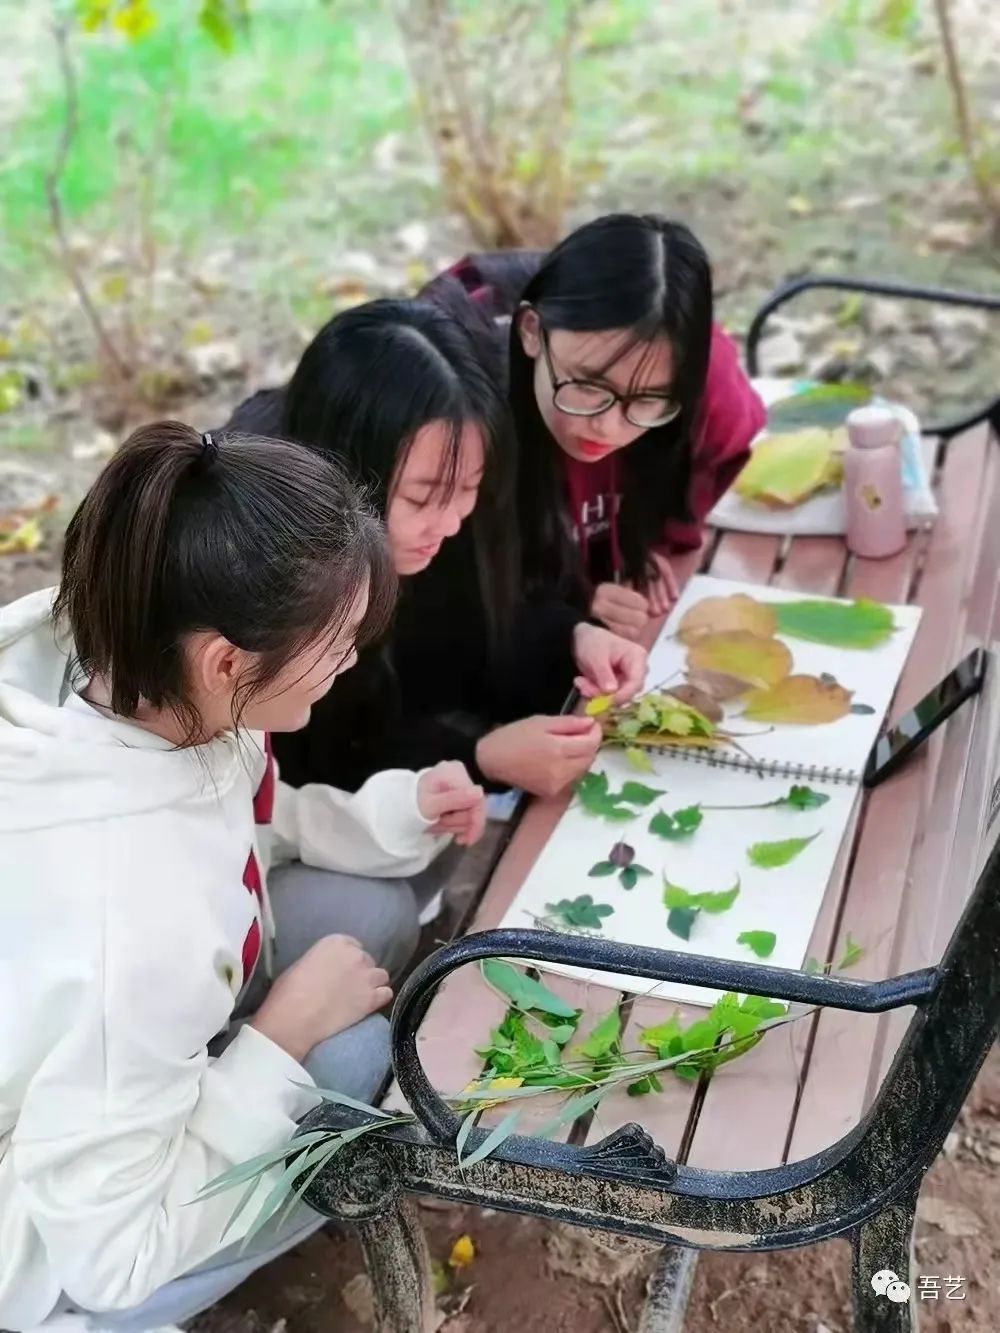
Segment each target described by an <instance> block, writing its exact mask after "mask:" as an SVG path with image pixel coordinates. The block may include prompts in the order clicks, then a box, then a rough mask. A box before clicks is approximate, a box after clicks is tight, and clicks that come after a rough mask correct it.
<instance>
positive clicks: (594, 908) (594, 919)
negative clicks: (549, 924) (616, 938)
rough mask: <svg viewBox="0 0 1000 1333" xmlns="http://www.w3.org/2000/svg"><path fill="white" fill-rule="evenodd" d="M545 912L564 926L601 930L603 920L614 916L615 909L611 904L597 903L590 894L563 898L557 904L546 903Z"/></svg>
mask: <svg viewBox="0 0 1000 1333" xmlns="http://www.w3.org/2000/svg"><path fill="white" fill-rule="evenodd" d="M545 910H546V911H547V912H548V913H549V915H550V916H552V917H555V918H557V919H558V920H560V921H562V923H563V924H564V925H567V926H581V927H583V928H585V929H587V930H601V929H602V928H603V918H604V917H606V916H612V915H613V913H614V910H615V909H614V908H613V907H612V906H611V905H610V904H609V903H595V902H594V900H593V898H591V896H590V894H589V893H582V894H581V895H580V896H579V898H572V899H570V898H562V899H560V901H559V902H557V903H546V904H545Z"/></svg>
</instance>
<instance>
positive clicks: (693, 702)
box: [671, 684, 746, 722]
mask: <svg viewBox="0 0 1000 1333" xmlns="http://www.w3.org/2000/svg"><path fill="white" fill-rule="evenodd" d="M743 688H744V690H745V689H746V686H745V685H744V687H743ZM671 693H672V694H673V696H674V698H675V699H680V701H681V703H682V704H687V705H688V706H689V707H691V708H695V709H697V710H698V712H699V713H701V715H702V716H703V717H707V718H708V720H709V722H721V721H722V719H723V717H724V716H725V714H724V713H723V711H722V705H721V704H720V703H719V702H718V701H717V700H715V699H713V698H712V696H711V695H710V694H706V693H705V691H704V690H700V689H699V688H698V687H697V685H690V684H688V685H674V686H673V688H672V690H671Z"/></svg>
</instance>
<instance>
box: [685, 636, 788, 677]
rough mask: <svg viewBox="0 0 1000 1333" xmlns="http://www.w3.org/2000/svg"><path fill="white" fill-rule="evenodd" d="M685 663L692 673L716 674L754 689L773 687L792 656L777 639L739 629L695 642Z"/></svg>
mask: <svg viewBox="0 0 1000 1333" xmlns="http://www.w3.org/2000/svg"><path fill="white" fill-rule="evenodd" d="M687 660H688V666H689V667H690V669H691V670H692V671H719V672H722V673H723V675H726V676H736V677H737V678H738V679H740V680H745V681H747V682H748V684H750V685H752V686H753V687H754V688H755V689H758V690H763V689H767V688H768V687H769V686H771V685H777V684H778V682H779V681H781V680H784V679H785V677H786V676H787V675H788V674H789V673H790V672H791V669H792V654H791V652H790V651H789V650H788V648H787V647H786V646H785V644H783V643H782V642H781V640H780V639H765V638H762V637H761V636H760V635H759V634H750V633H749V632H748V631H747V630H742V629H737V630H728V631H727V632H726V633H724V634H709V635H706V637H705V638H703V639H698V641H697V642H696V643H694V644H692V646H691V647H690V648H689V649H688V657H687Z"/></svg>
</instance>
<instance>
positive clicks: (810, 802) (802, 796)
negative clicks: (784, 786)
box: [775, 786, 830, 810]
mask: <svg viewBox="0 0 1000 1333" xmlns="http://www.w3.org/2000/svg"><path fill="white" fill-rule="evenodd" d="M829 799H830V798H829V796H828V795H827V794H826V792H822V791H813V789H812V787H804V786H796V787H791V788H789V791H788V794H787V795H786V796H782V797H781V798H780V800H778V801H775V805H790V806H791V807H792V809H793V810H818V809H819V807H820V806H821V805H826V803H827V801H828V800H829Z"/></svg>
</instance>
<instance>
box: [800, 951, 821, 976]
mask: <svg viewBox="0 0 1000 1333" xmlns="http://www.w3.org/2000/svg"><path fill="white" fill-rule="evenodd" d="M802 971H803V972H805V974H806V976H808V977H814V976H816V974H817V973H818V972H822V971H823V968H822V966H821V965H820V961H819V959H818V958H813V957H812V956H811V955H810V956H809V957H808V958H807V959H806V962H805V966H804V967H803V969H802Z"/></svg>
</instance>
